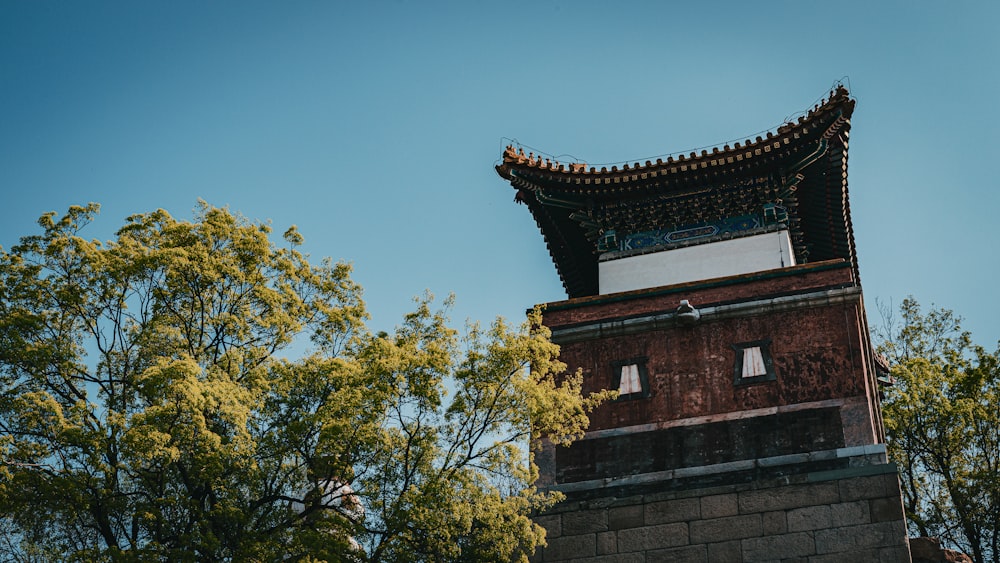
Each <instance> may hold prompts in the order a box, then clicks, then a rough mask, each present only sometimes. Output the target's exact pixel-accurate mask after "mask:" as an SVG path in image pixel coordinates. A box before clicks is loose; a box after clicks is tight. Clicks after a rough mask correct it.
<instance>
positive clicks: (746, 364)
mask: <svg viewBox="0 0 1000 563" xmlns="http://www.w3.org/2000/svg"><path fill="white" fill-rule="evenodd" d="M761 375H767V367H765V366H764V355H763V354H761V353H760V346H753V347H750V348H744V349H743V377H759V376H761Z"/></svg>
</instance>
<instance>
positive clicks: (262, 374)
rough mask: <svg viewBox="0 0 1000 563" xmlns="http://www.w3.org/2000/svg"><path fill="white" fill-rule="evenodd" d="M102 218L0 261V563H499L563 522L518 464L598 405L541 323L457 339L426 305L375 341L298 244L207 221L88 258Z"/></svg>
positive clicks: (263, 228) (349, 284) (154, 218)
mask: <svg viewBox="0 0 1000 563" xmlns="http://www.w3.org/2000/svg"><path fill="white" fill-rule="evenodd" d="M97 211H98V206H97V205H95V204H91V205H88V206H86V207H72V208H71V209H70V210H69V212H68V213H67V214H66V215H65V216H63V217H57V216H56V215H55V214H54V213H49V214H46V215H43V216H42V217H41V219H40V220H39V225H40V226H41V228H42V232H41V234H37V235H32V236H27V237H24V238H22V239H21V241H20V244H18V245H16V246H14V247H13V248H11V249H10V250H9V251H0V559H4V560H15V561H51V560H69V561H148V560H169V561H274V560H281V561H305V560H309V561H319V560H326V561H331V562H332V561H359V562H360V561H457V560H462V561H476V560H478V561H506V560H517V559H522V560H523V559H525V557H526V555H527V554H530V553H532V552H533V550H534V548H535V546H537V545H539V544H540V543H542V542H543V541H544V531H543V530H542V529H541V528H540V527H538V526H536V525H534V524H533V523H532V522H531V521H530V520H529V519H528V517H527V516H528V514H529V513H530V512H531V511H532V510H536V509H538V508H541V507H544V506H546V505H548V504H550V503H552V502H553V501H554V500H556V499H555V497H553V496H552V495H549V494H543V493H541V492H539V491H537V490H536V489H535V488H534V487H533V486H532V484H533V482H534V480H535V477H536V472H535V468H534V466H533V464H531V463H529V460H530V456H529V454H528V452H527V451H526V447H527V444H528V443H529V441H530V440H532V439H537V438H539V437H542V436H545V437H547V438H548V439H551V440H553V441H555V442H557V443H566V442H569V441H571V440H573V439H574V438H576V437H578V436H580V435H581V434H582V432H583V431H584V429H585V428H586V426H587V424H588V419H587V412H588V411H589V409H591V408H592V407H593V406H595V405H596V404H597V403H598V402H599V401H601V400H603V398H604V396H603V395H601V396H590V397H583V396H581V391H580V384H581V381H580V375H579V374H563V373H562V372H563V370H564V368H565V366H564V365H563V364H561V363H560V362H559V361H558V359H557V355H558V347H557V346H555V345H553V344H552V343H551V342H550V341H549V340H548V332H547V330H546V329H545V328H544V327H542V326H541V325H540V322H539V321H540V317H539V315H538V313H537V312H535V313H533V314H532V315H530V318H529V319H528V322H526V323H525V324H524V325H523V326H521V327H511V326H510V325H508V324H507V323H505V322H504V321H503V320H502V319H498V320H497V321H495V322H494V323H493V324H492V325H490V326H489V327H488V328H482V327H480V326H477V325H471V326H468V327H466V329H465V330H464V331H462V332H460V331H457V330H455V329H454V328H451V327H450V326H449V324H448V319H447V315H446V312H447V309H448V303H447V302H446V303H445V305H444V307H442V308H435V307H434V305H433V302H432V299H431V298H430V297H429V296H428V297H425V298H424V299H422V300H419V301H418V302H417V306H416V309H415V310H414V311H413V312H412V313H410V314H408V315H407V316H406V317H405V318H404V319H403V321H402V322H401V324H400V325H399V326H398V327H397V328H396V329H395V331H394V332H393V333H392V334H386V333H378V334H372V333H370V332H369V331H368V330H367V329H366V327H365V320H366V318H367V315H366V312H365V305H364V302H363V301H362V298H361V293H362V292H361V288H360V287H359V286H358V285H357V284H356V283H354V282H353V281H352V280H351V278H350V267H349V266H348V265H347V264H343V263H331V262H330V261H322V262H320V263H318V264H317V263H310V261H309V260H308V258H307V257H306V256H304V255H303V254H301V253H300V252H299V251H298V250H297V245H299V244H300V243H301V242H302V237H301V235H300V234H299V233H298V232H297V231H296V230H295V228H294V227H293V228H292V229H289V231H288V232H286V233H285V235H284V239H285V243H284V244H276V243H275V242H273V241H272V240H271V238H270V235H271V229H270V227H269V226H268V225H267V224H265V223H256V222H251V221H249V220H247V219H245V218H242V217H240V216H237V215H234V214H233V213H231V212H229V211H228V210H226V209H220V208H215V207H212V206H209V205H207V204H204V203H201V204H200V205H199V208H198V209H197V210H196V217H195V219H194V220H193V221H191V222H186V221H178V220H176V219H174V218H173V217H171V216H170V215H169V214H168V213H167V212H165V211H162V210H159V211H155V212H152V213H147V214H140V215H134V216H131V217H129V218H128V219H127V220H126V222H125V225H124V226H123V227H121V229H120V230H118V232H117V233H116V235H115V237H114V238H113V239H112V240H110V241H107V242H98V241H94V240H87V239H85V238H82V237H81V236H80V231H81V229H82V228H83V227H84V226H85V225H86V224H87V223H89V222H91V221H92V220H93V219H94V217H95V215H96V213H97ZM307 339H308V340H307ZM293 343H295V344H296V348H295V349H299V348H302V347H303V346H304V344H303V343H308V348H309V351H308V352H305V353H302V354H299V356H300V357H297V359H287V358H285V357H284V356H283V354H284V353H287V352H290V351H291V350H290V346H292V345H293ZM529 367H530V369H529Z"/></svg>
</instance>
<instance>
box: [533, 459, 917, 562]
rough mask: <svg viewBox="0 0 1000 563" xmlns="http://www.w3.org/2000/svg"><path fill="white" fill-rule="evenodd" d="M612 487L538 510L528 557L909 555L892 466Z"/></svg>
mask: <svg viewBox="0 0 1000 563" xmlns="http://www.w3.org/2000/svg"><path fill="white" fill-rule="evenodd" d="M627 492H628V496H619V495H616V494H615V493H614V491H613V490H608V491H606V494H605V495H604V496H593V495H591V496H588V497H587V498H584V499H582V500H581V499H574V498H573V497H572V495H571V496H570V498H568V499H567V500H566V501H564V502H562V503H560V504H559V505H558V506H556V507H554V508H553V509H551V510H549V511H547V512H546V513H545V514H542V515H539V516H537V517H536V521H537V522H538V523H539V524H540V525H541V526H543V527H544V528H545V529H546V531H547V537H548V546H547V547H545V548H543V549H541V550H540V551H539V553H537V554H536V555H535V557H534V561H536V562H549V561H569V562H574V563H625V562H629V563H630V562H635V563H653V562H668V561H669V562H678V563H680V562H692V563H708V562H711V563H754V562H764V561H773V562H780V561H784V562H793V561H794V562H801V563H827V562H831V563H832V562H839V561H850V562H851V563H866V562H872V563H890V562H891V563H909V562H910V551H909V546H908V544H907V534H906V524H905V521H904V518H903V508H902V502H901V499H900V492H899V479H898V476H897V471H896V466H895V465H894V464H879V465H867V466H861V467H847V468H841V469H832V470H823V471H813V472H802V473H798V474H794V475H785V476H781V477H777V478H771V479H766V480H752V481H750V482H746V481H742V482H741V481H737V482H733V483H730V484H717V485H714V486H696V487H692V488H681V489H672V490H664V488H663V487H659V488H653V487H651V488H649V490H648V492H643V491H637V490H636V489H634V488H633V489H629V490H628V491H627Z"/></svg>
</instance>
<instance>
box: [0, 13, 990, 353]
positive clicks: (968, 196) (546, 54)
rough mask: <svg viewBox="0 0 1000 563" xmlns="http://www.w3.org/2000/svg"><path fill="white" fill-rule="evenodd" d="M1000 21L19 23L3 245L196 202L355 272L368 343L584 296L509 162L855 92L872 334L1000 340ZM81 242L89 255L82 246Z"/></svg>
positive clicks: (736, 18)
mask: <svg viewBox="0 0 1000 563" xmlns="http://www.w3.org/2000/svg"><path fill="white" fill-rule="evenodd" d="M998 30H1000V2H996V1H982V2H947V3H945V2H935V3H932V2H915V1H895V2H875V1H871V0H867V1H861V2H855V1H845V2H801V1H788V2H746V1H743V2H712V3H703V2H662V1H657V2H627V1H622V2H614V3H612V2H580V1H569V0H565V1H563V0H560V1H547V0H538V1H534V2H519V1H505V2H468V1H466V2H453V3H439V2H416V1H396V2H361V1H353V2H309V1H298V2H267V3H264V2H254V1H240V2H225V1H212V2H193V1H192V2H166V1H155V2H154V1H144V2H132V1H129V2H96V1H95V2H48V1H38V2H28V1H15V0H0V190H2V191H0V245H2V246H3V247H5V248H9V247H10V246H11V245H12V244H14V243H15V242H16V241H17V239H18V237H20V236H22V235H25V234H30V233H33V232H35V231H36V230H37V227H36V226H35V220H36V219H37V217H38V216H39V215H40V214H42V213H43V212H46V211H49V210H56V211H59V212H62V211H65V210H66V208H67V207H68V206H70V205H72V204H83V203H86V202H90V201H96V202H99V203H101V204H102V206H103V207H102V213H101V216H100V218H99V220H98V222H97V223H95V224H94V225H92V226H91V227H90V228H89V229H88V231H89V234H90V236H91V237H95V238H102V239H103V238H108V237H109V236H110V235H111V233H113V231H114V230H115V229H116V228H117V227H118V226H120V225H121V224H122V221H123V219H124V217H126V216H127V215H130V214H132V213H137V212H145V211H150V210H153V209H156V208H164V209H167V210H168V211H170V212H171V213H172V214H173V215H174V216H176V217H180V218H190V217H191V212H192V209H193V208H194V206H195V205H196V202H197V200H198V198H202V199H205V200H206V201H208V202H209V203H211V204H214V205H218V206H223V205H228V206H229V207H230V208H231V209H233V210H235V211H239V212H241V213H242V214H244V215H246V216H247V217H250V218H254V219H270V220H271V221H273V224H274V227H275V231H276V232H277V233H281V232H283V231H284V230H285V229H286V228H287V227H288V226H290V225H292V224H297V225H298V226H299V229H300V231H301V232H302V233H303V235H304V236H305V237H306V245H305V248H306V250H307V251H308V252H309V253H310V254H311V255H312V256H313V257H314V258H317V259H318V258H320V257H323V256H330V257H332V258H334V259H344V260H349V261H351V262H353V264H354V267H355V278H356V279H357V280H358V281H359V282H361V283H362V284H363V285H364V286H365V287H366V297H367V300H368V302H369V305H370V308H371V311H372V313H373V315H374V318H373V321H372V325H373V327H375V328H378V329H383V328H389V327H391V326H393V325H394V324H395V323H396V322H397V321H398V319H399V318H400V316H401V315H402V314H403V313H404V312H405V311H407V310H409V308H410V306H411V298H412V297H413V296H414V295H417V294H420V293H422V292H423V291H424V290H425V289H429V290H431V291H433V292H434V293H436V294H437V295H439V296H443V295H446V294H448V293H449V292H454V293H455V294H456V296H457V299H458V305H457V307H456V309H455V311H454V313H453V317H454V318H456V320H459V321H461V320H463V319H466V318H472V319H479V320H483V321H488V320H490V319H491V318H492V317H494V316H495V315H498V314H500V315H504V316H506V317H508V318H511V319H516V320H520V319H521V318H522V316H523V312H524V310H525V309H526V308H527V307H529V306H531V305H532V304H534V303H536V302H545V301H554V300H559V299H562V298H564V297H565V294H564V293H563V290H562V287H561V285H560V283H559V279H558V275H557V274H556V271H555V268H554V266H553V265H552V263H551V261H550V259H549V257H548V253H547V250H546V248H545V245H544V242H543V240H542V237H541V235H540V234H539V232H538V230H537V228H536V226H535V224H534V221H533V220H532V219H531V217H530V214H529V213H528V210H527V209H526V208H525V207H523V206H519V205H517V204H515V203H514V202H513V195H514V194H513V190H512V189H511V188H510V186H509V185H508V184H506V183H505V182H504V181H503V180H501V179H500V178H499V177H498V176H497V175H496V173H495V171H494V170H493V166H494V165H495V164H496V162H497V160H498V158H499V157H500V154H501V151H502V149H503V147H504V145H505V144H507V142H508V141H506V140H504V138H515V139H517V140H518V141H520V142H521V143H523V144H525V145H528V146H530V147H535V148H537V149H540V150H542V151H544V152H547V153H550V154H552V155H572V157H563V158H561V159H560V160H574V159H578V160H583V161H586V162H588V163H591V164H598V163H609V162H619V161H625V160H631V161H636V160H645V159H646V158H647V157H651V156H656V155H662V154H667V153H676V152H683V151H686V150H690V149H693V148H698V147H705V146H721V145H723V144H725V143H727V142H729V141H733V140H743V139H746V138H748V137H749V138H752V137H753V136H754V135H756V134H759V133H761V132H763V131H766V130H772V131H773V130H775V129H776V128H777V126H778V125H779V124H781V123H782V122H783V121H785V120H786V119H787V118H789V117H791V116H795V115H797V114H798V113H799V112H802V111H805V110H807V109H809V108H810V107H812V105H813V104H814V103H816V102H817V101H818V100H819V98H821V97H823V96H825V95H826V94H827V93H828V92H829V90H830V88H831V87H832V86H833V85H834V83H835V82H836V81H838V80H843V81H844V83H845V85H846V86H848V88H849V89H850V90H851V93H852V95H854V96H855V97H856V98H857V100H858V106H857V109H856V111H855V113H854V118H853V120H852V123H853V126H852V131H851V146H850V173H849V180H850V192H851V210H852V213H853V223H854V228H855V237H856V241H857V247H858V250H859V255H860V265H861V278H862V283H863V286H864V290H865V298H866V301H867V304H868V308H869V316H870V317H871V318H872V322H873V323H876V322H878V321H877V313H876V311H875V300H876V299H879V300H881V301H885V302H888V301H894V302H896V303H898V302H899V300H900V299H902V298H903V297H905V296H906V295H909V294H912V295H914V296H916V297H917V298H918V299H919V300H920V301H921V302H923V303H925V304H926V305H930V304H931V303H935V304H937V305H938V306H944V307H948V308H951V309H954V310H956V311H957V312H958V313H959V314H961V315H962V316H964V317H965V319H966V327H967V328H969V329H971V330H972V331H973V333H974V336H975V338H976V340H977V341H978V342H980V343H982V344H984V345H987V346H991V347H992V345H993V343H995V342H996V341H997V339H998V338H1000V299H998V296H997V293H998V282H997V279H998V278H1000V261H998V257H1000V230H998V228H997V215H998V213H1000V180H998V178H997V175H996V172H995V169H996V166H995V161H996V160H997V158H996V157H995V156H994V152H993V150H992V149H993V146H992V145H993V140H994V139H993V138H994V136H996V135H997V134H998V131H1000V117H998V115H1000V110H998V108H1000V103H998V102H997V99H998V95H1000V31H998ZM85 234H86V233H85Z"/></svg>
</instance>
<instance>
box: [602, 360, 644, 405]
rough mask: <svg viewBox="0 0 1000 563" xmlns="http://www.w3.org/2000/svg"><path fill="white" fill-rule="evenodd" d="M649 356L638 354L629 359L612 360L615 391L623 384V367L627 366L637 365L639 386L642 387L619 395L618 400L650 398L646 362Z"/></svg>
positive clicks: (612, 378) (612, 380) (612, 379)
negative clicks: (636, 390)
mask: <svg viewBox="0 0 1000 563" xmlns="http://www.w3.org/2000/svg"><path fill="white" fill-rule="evenodd" d="M648 361H649V358H648V357H646V356H638V357H635V358H629V359H627V360H615V361H613V362H611V389H612V390H613V391H618V390H619V389H620V388H621V385H622V368H623V367H625V366H630V365H635V366H636V367H637V368H638V371H639V386H640V387H641V388H642V390H641V391H638V392H635V393H628V394H626V395H618V398H617V399H615V400H616V401H633V400H636V399H647V398H649V395H650V392H649V370H648V369H647V368H646V363H647V362H648Z"/></svg>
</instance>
